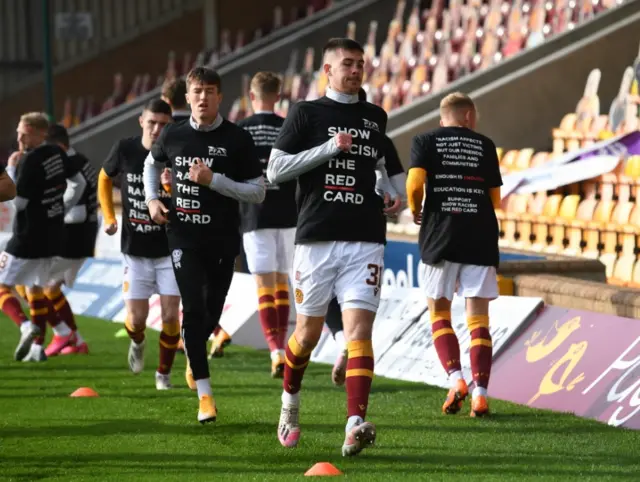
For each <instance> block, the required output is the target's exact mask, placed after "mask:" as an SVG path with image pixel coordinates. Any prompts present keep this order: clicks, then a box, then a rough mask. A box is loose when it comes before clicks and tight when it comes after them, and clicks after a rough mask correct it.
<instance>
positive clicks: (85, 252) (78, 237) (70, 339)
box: [44, 124, 98, 356]
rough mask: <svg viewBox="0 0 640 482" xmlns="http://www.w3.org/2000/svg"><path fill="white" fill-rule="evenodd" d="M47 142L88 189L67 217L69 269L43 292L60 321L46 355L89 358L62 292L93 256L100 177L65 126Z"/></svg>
mask: <svg viewBox="0 0 640 482" xmlns="http://www.w3.org/2000/svg"><path fill="white" fill-rule="evenodd" d="M47 142H49V143H50V144H55V145H57V146H58V147H60V149H62V150H63V151H64V152H65V153H66V154H67V157H68V159H69V162H70V163H71V165H72V166H74V170H77V171H78V172H79V173H80V175H81V176H82V177H83V178H84V180H85V183H86V185H85V188H84V190H83V191H82V194H81V196H80V199H79V201H78V203H77V204H76V205H75V206H73V207H72V208H71V209H70V210H69V211H68V212H67V213H66V215H65V217H64V227H65V231H66V242H65V244H64V249H63V252H62V254H61V256H60V257H59V258H58V260H57V262H58V263H59V266H60V267H61V268H66V269H64V271H62V272H60V274H59V275H58V276H57V277H56V278H55V279H52V280H51V281H50V282H49V283H48V284H47V286H46V288H45V290H44V293H45V295H46V297H47V298H48V299H49V300H50V301H51V303H52V304H53V308H54V309H55V311H56V314H57V317H52V318H54V319H53V323H55V324H52V328H53V333H54V336H53V339H52V340H51V343H49V345H48V346H47V348H46V349H45V353H46V355H47V356H55V355H70V354H74V353H79V354H87V353H89V348H88V346H87V343H86V342H85V341H84V339H83V338H82V335H80V332H79V331H78V327H77V326H76V320H75V316H74V314H73V311H72V310H71V305H69V301H67V298H66V297H65V295H64V293H63V292H62V290H61V288H62V285H63V284H64V285H66V286H67V287H69V288H73V285H74V283H75V280H76V277H77V276H78V272H79V271H80V268H82V265H83V264H84V262H85V260H86V259H87V258H93V255H94V250H95V245H96V237H97V235H98V215H97V212H96V211H97V207H98V201H97V198H96V196H97V192H96V191H97V180H98V179H97V178H98V174H97V173H96V171H95V169H94V168H93V166H92V165H91V163H90V162H89V159H87V158H86V157H85V156H83V155H82V154H80V153H79V152H77V151H76V150H75V149H73V148H71V147H70V146H69V134H68V133H67V129H65V127H64V126H62V125H60V124H55V125H52V126H51V127H49V133H48V135H47ZM65 196H66V193H65Z"/></svg>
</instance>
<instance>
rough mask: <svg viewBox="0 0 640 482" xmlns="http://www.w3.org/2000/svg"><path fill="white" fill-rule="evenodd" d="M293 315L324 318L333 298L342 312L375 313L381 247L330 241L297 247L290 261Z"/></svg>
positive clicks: (381, 272) (378, 294)
mask: <svg viewBox="0 0 640 482" xmlns="http://www.w3.org/2000/svg"><path fill="white" fill-rule="evenodd" d="M293 271H294V275H293V287H294V293H295V302H296V312H297V313H300V314H301V315H306V316H325V315H326V314H327V306H328V305H329V301H331V299H332V298H333V297H334V296H336V297H337V298H338V303H340V306H341V308H342V309H343V310H346V309H351V308H359V309H365V310H369V311H374V312H375V311H377V310H378V305H379V303H380V287H381V286H382V274H383V272H384V245H382V244H376V243H361V242H346V241H329V242H322V243H313V244H302V245H297V246H296V250H295V255H294V259H293Z"/></svg>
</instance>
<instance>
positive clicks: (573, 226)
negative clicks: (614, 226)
mask: <svg viewBox="0 0 640 482" xmlns="http://www.w3.org/2000/svg"><path fill="white" fill-rule="evenodd" d="M597 204H598V201H597V200H596V199H595V197H592V198H586V199H583V200H582V201H581V202H580V204H579V205H578V209H577V210H576V217H575V219H572V220H570V221H569V223H568V226H567V228H566V238H567V247H566V248H565V250H564V252H563V253H562V254H565V255H569V256H579V255H580V254H581V253H582V250H583V249H584V247H585V245H586V240H585V236H584V230H585V227H586V225H587V223H588V222H590V221H591V220H592V219H593V215H594V212H595V210H596V206H597Z"/></svg>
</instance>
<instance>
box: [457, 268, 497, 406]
mask: <svg viewBox="0 0 640 482" xmlns="http://www.w3.org/2000/svg"><path fill="white" fill-rule="evenodd" d="M459 279H460V288H459V290H458V294H459V295H460V296H464V297H465V298H466V299H467V303H466V304H467V307H466V312H467V325H468V326H469V330H470V332H471V343H470V349H469V358H470V361H471V375H472V377H473V382H474V385H475V387H474V389H473V393H472V399H471V416H472V417H481V416H484V415H487V414H488V413H489V404H488V402H487V388H488V387H489V377H490V376H491V365H492V360H493V343H492V340H491V333H490V331H489V302H490V301H491V300H494V299H496V298H497V297H498V293H499V292H498V281H497V273H496V269H495V268H494V267H488V266H473V265H464V266H462V268H461V270H460V277H459Z"/></svg>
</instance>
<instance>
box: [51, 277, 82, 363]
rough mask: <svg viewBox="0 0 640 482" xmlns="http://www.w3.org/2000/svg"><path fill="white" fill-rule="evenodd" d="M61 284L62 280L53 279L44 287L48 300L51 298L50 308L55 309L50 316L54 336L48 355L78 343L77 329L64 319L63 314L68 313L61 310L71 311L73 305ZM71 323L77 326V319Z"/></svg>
mask: <svg viewBox="0 0 640 482" xmlns="http://www.w3.org/2000/svg"><path fill="white" fill-rule="evenodd" d="M61 286H62V281H53V282H52V283H50V284H49V285H48V286H47V287H46V288H45V289H44V295H45V296H46V298H47V300H49V303H50V308H51V309H52V311H53V315H52V316H50V317H49V324H50V325H51V328H52V329H53V338H52V339H51V342H50V343H49V345H47V348H46V349H45V353H46V354H47V356H48V357H49V356H56V355H58V354H60V353H61V352H62V350H63V349H64V348H66V347H68V346H69V347H74V346H75V345H76V339H75V330H73V329H72V328H71V326H70V324H69V323H67V322H66V321H64V318H63V316H65V314H66V313H65V312H64V311H63V312H61V309H62V310H65V311H67V309H68V311H69V312H71V307H70V306H69V303H68V302H67V299H66V298H65V296H64V294H63V293H62V290H61V289H60V287H61ZM67 319H68V318H67ZM71 319H73V313H71ZM70 323H72V324H73V327H74V328H75V321H73V322H70Z"/></svg>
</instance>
